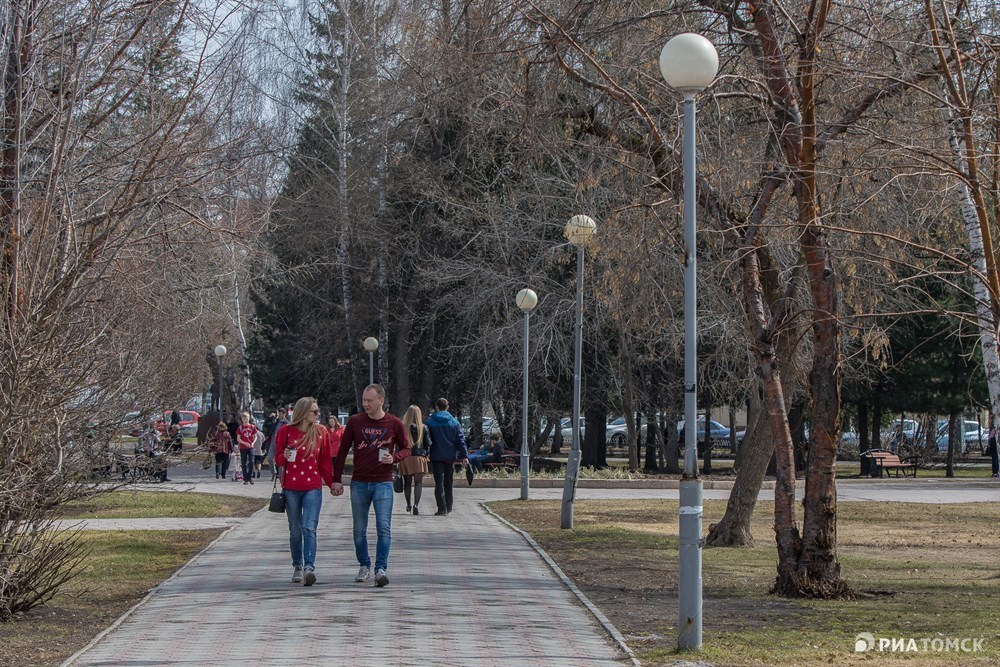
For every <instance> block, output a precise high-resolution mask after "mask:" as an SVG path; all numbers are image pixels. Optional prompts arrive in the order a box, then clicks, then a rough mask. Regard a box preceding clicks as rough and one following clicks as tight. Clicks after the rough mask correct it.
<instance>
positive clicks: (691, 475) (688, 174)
mask: <svg viewBox="0 0 1000 667" xmlns="http://www.w3.org/2000/svg"><path fill="white" fill-rule="evenodd" d="M718 71H719V54H718V53H717V52H716V50H715V47H714V46H712V43H711V42H709V41H708V40H707V39H705V38H704V37H702V36H701V35H696V34H694V33H690V32H688V33H683V34H680V35H677V36H675V37H673V38H672V39H671V40H670V41H668V42H667V43H666V45H665V46H664V47H663V50H662V51H660V74H662V75H663V79H664V80H665V81H666V82H667V85H668V86H670V87H671V88H673V89H674V90H676V91H678V92H679V93H681V94H682V95H683V96H684V476H683V477H682V478H681V483H680V563H679V572H678V575H679V576H678V578H679V584H678V586H679V594H678V612H679V622H678V633H677V648H679V649H682V650H683V649H688V650H700V649H701V611H702V582H701V548H702V544H701V520H702V509H701V508H702V500H701V496H702V483H701V480H700V479H698V453H697V445H696V440H697V437H698V392H697V376H698V348H697V345H698V341H697V334H698V326H697V319H696V318H697V314H698V313H697V305H698V302H697V296H698V293H697V284H696V276H697V243H696V238H695V208H696V206H697V198H696V195H697V193H696V191H695V176H696V171H695V153H694V150H695V122H694V121H695V104H694V103H695V95H696V94H698V93H700V92H701V91H703V90H704V89H705V88H707V87H708V86H709V84H711V83H712V79H714V78H715V75H716V73H717V72H718ZM706 428H707V426H706Z"/></svg>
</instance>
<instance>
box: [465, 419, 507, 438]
mask: <svg viewBox="0 0 1000 667" xmlns="http://www.w3.org/2000/svg"><path fill="white" fill-rule="evenodd" d="M458 421H459V423H460V424H461V425H462V430H463V431H464V432H465V439H466V440H470V439H471V438H472V418H471V417H469V416H468V415H463V416H462V417H461V418H459V420H458ZM482 432H483V438H489V437H490V436H491V435H494V434H495V435H500V424H499V423H498V422H497V420H496V419H493V418H492V417H483V421H482Z"/></svg>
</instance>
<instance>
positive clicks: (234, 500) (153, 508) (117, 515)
mask: <svg viewBox="0 0 1000 667" xmlns="http://www.w3.org/2000/svg"><path fill="white" fill-rule="evenodd" d="M262 507H264V500H262V499H260V498H241V497H238V496H224V495H220V494H214V493H192V492H188V491H127V490H126V491H112V492H110V493H100V494H98V495H96V496H92V497H90V498H84V499H81V500H75V501H73V502H71V503H67V504H65V505H63V506H62V514H61V518H63V519H152V518H197V517H205V518H219V517H245V516H250V515H251V514H253V513H254V512H256V511H257V510H259V509H261V508H262Z"/></svg>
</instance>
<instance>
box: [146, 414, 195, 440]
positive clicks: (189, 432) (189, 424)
mask: <svg viewBox="0 0 1000 667" xmlns="http://www.w3.org/2000/svg"><path fill="white" fill-rule="evenodd" d="M171 412H173V410H164V411H163V419H162V420H159V421H157V423H156V427H157V428H158V429H160V431H161V432H162V433H166V431H167V429H168V428H169V427H170V413H171ZM177 412H178V413H179V414H180V416H181V421H180V427H181V434H182V435H184V436H190V437H194V435H195V434H196V433H197V432H198V419H199V418H200V416H201V415H199V414H198V413H197V412H194V411H193V410H178V411H177Z"/></svg>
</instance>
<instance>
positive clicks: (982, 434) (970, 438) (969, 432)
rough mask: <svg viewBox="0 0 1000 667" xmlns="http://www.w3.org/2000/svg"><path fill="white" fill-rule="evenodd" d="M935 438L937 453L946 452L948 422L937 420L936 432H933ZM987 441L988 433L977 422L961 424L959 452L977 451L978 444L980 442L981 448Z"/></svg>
mask: <svg viewBox="0 0 1000 667" xmlns="http://www.w3.org/2000/svg"><path fill="white" fill-rule="evenodd" d="M935 435H936V436H937V448H938V451H939V452H946V451H948V420H947V419H939V420H938V423H937V431H936V432H935ZM988 440H989V431H988V430H987V429H985V428H982V427H981V426H980V425H979V423H978V422H974V421H963V422H962V442H961V451H962V452H968V451H969V450H971V449H978V448H979V443H980V442H981V443H982V445H983V448H985V447H986V444H987V441H988Z"/></svg>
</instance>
